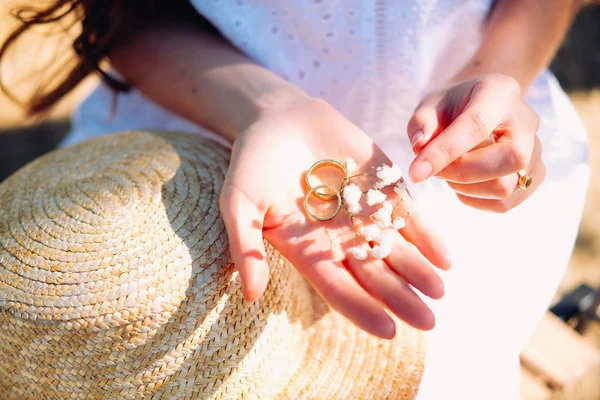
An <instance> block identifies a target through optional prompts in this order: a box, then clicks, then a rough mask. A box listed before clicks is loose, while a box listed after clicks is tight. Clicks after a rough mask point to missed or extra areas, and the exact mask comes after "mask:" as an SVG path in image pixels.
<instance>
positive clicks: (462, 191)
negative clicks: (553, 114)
mask: <svg viewBox="0 0 600 400" xmlns="http://www.w3.org/2000/svg"><path fill="white" fill-rule="evenodd" d="M539 124H540V120H539V117H538V115H537V114H536V113H535V111H534V110H533V109H532V108H531V107H530V106H529V105H527V104H526V103H525V102H524V101H523V98H522V93H521V88H520V86H519V83H518V82H517V81H516V80H515V79H513V78H511V77H509V76H507V75H501V74H489V75H483V76H481V77H478V78H476V79H472V80H469V81H466V82H463V83H459V84H457V85H456V86H452V87H450V88H448V89H444V90H442V91H439V92H436V93H433V94H431V95H429V96H427V97H426V98H425V99H424V100H423V101H422V102H421V104H419V106H418V107H417V109H416V110H415V112H414V114H413V116H412V118H411V119H410V121H409V123H408V136H409V140H410V141H411V143H412V144H413V150H414V151H415V154H417V157H416V158H415V160H414V161H413V162H412V164H411V166H410V169H409V173H410V176H411V178H412V180H413V181H414V182H416V183H418V182H422V181H424V180H426V179H427V178H429V177H431V176H434V175H435V176H437V177H439V178H442V179H445V180H446V181H447V182H448V185H450V187H451V188H452V189H454V190H455V191H456V193H457V195H458V198H459V199H460V201H461V202H463V203H464V204H466V205H468V206H471V207H474V208H478V209H481V210H488V211H493V212H506V211H508V210H510V209H512V208H514V207H516V206H517V205H518V204H520V203H521V202H523V201H524V200H525V199H526V198H527V197H529V196H530V195H531V194H532V193H533V192H534V191H535V189H536V188H537V187H538V186H539V185H540V183H542V181H543V180H544V177H545V175H546V168H545V166H544V163H543V161H542V157H541V155H542V145H541V143H540V140H539V138H538V137H537V130H538V127H539ZM521 170H523V171H525V173H526V174H527V175H530V176H531V177H532V179H533V183H532V184H531V187H529V188H528V189H527V190H519V186H518V180H519V175H518V174H517V172H518V171H521Z"/></svg>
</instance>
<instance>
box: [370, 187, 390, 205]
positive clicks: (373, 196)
mask: <svg viewBox="0 0 600 400" xmlns="http://www.w3.org/2000/svg"><path fill="white" fill-rule="evenodd" d="M386 199H387V196H386V195H385V193H383V192H380V191H379V190H375V189H370V190H369V191H368V192H367V204H368V205H370V206H374V205H375V204H379V203H383V202H384V201H385V200H386Z"/></svg>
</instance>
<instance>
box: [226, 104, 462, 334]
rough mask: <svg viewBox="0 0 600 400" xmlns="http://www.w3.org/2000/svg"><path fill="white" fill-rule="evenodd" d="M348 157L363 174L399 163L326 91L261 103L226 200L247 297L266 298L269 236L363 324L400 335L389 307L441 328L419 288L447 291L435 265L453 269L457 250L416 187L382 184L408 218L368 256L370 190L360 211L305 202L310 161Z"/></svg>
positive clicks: (418, 323)
mask: <svg viewBox="0 0 600 400" xmlns="http://www.w3.org/2000/svg"><path fill="white" fill-rule="evenodd" d="M348 158H352V159H353V160H354V161H355V163H356V170H355V171H353V172H352V174H353V175H355V176H358V177H359V178H360V177H364V176H365V174H367V175H368V174H371V173H372V172H373V171H376V170H375V168H376V167H380V166H382V165H387V166H392V163H391V161H390V159H388V157H386V155H385V154H384V153H383V152H382V151H381V150H380V149H379V148H378V147H377V146H376V145H375V144H374V143H373V141H372V140H371V139H370V138H369V137H368V136H367V135H366V134H365V133H363V132H362V131H361V130H360V129H359V128H358V127H356V126H355V125H353V124H352V123H350V122H349V121H348V120H347V119H345V118H344V117H343V116H342V115H341V114H340V113H338V112H337V111H336V110H335V109H334V108H333V107H332V106H330V105H329V104H327V103H326V102H324V101H321V100H316V99H311V98H302V99H298V100H297V101H294V102H289V103H286V104H281V105H280V106H278V107H274V108H271V109H269V110H267V111H264V112H261V113H260V116H259V117H258V118H256V119H255V120H254V121H252V122H251V123H250V124H249V125H248V127H247V128H246V129H245V130H244V131H243V132H242V133H241V134H240V135H239V137H238V138H237V140H236V141H235V142H234V145H233V150H232V156H231V163H230V167H229V170H228V173H227V177H226V179H225V182H224V186H223V190H222V193H221V198H220V208H221V213H222V216H223V219H224V221H225V225H226V228H227V232H228V237H229V243H230V249H231V256H232V259H233V262H234V264H235V266H236V268H237V270H238V271H239V274H240V277H241V282H242V289H243V292H244V297H245V298H246V299H247V300H249V301H254V300H257V299H258V298H259V297H260V296H261V295H262V294H263V292H264V290H265V288H266V286H267V283H268V279H269V265H268V262H267V255H266V251H265V245H264V243H263V239H266V240H267V241H268V242H269V243H270V244H271V245H272V246H273V247H274V248H275V249H277V250H278V251H279V252H280V253H281V254H282V255H283V256H285V257H286V258H287V259H288V260H289V261H290V262H291V263H292V264H293V265H294V267H295V268H296V269H297V270H298V271H299V272H300V273H301V274H302V275H303V276H304V277H305V278H306V279H307V281H308V282H309V283H310V284H311V285H312V286H313V287H314V288H315V289H316V290H317V292H318V293H319V294H320V295H321V296H322V297H323V298H324V299H325V301H326V302H327V303H328V304H329V305H330V306H331V307H332V308H333V309H335V310H336V311H338V312H339V313H341V314H343V315H344V316H346V317H347V318H349V319H350V320H351V321H353V322H354V323H355V324H356V325H357V326H358V327H360V328H362V329H364V330H366V331H368V332H370V333H371V334H373V335H376V336H379V337H382V338H392V337H393V336H394V335H395V324H394V322H393V319H392V318H391V317H390V315H388V313H387V311H386V310H389V311H390V312H391V313H393V314H395V315H396V316H397V317H398V318H400V319H401V320H403V321H405V322H406V323H408V324H410V325H412V326H414V327H416V328H420V329H424V330H428V329H432V328H433V326H434V323H435V322H434V316H433V313H432V312H431V310H430V309H429V308H428V307H427V305H426V304H425V303H424V302H423V300H422V299H421V297H420V296H419V295H417V293H416V291H420V292H421V293H422V294H424V295H426V296H429V297H431V298H434V299H439V298H441V297H442V296H443V294H444V289H443V283H442V280H441V279H440V277H439V276H438V274H437V273H436V272H435V271H434V268H433V267H434V266H435V267H438V268H441V269H447V268H449V267H450V259H449V255H448V251H447V249H446V247H445V246H444V244H443V243H442V241H441V239H440V238H439V237H438V236H437V235H436V234H435V232H433V231H432V229H431V228H430V226H429V225H428V224H427V222H426V221H425V219H424V218H423V216H422V215H421V214H420V213H419V211H418V209H417V208H416V207H415V206H414V204H413V203H412V199H411V198H410V196H409V195H408V192H406V194H403V193H400V194H399V193H397V192H396V191H394V190H393V189H392V188H391V187H387V188H384V189H382V190H381V191H382V192H383V193H385V195H386V197H387V200H388V201H391V202H394V204H401V205H402V207H401V210H400V209H395V211H394V212H405V215H403V216H405V217H406V216H408V215H409V216H408V217H406V218H405V219H404V223H403V225H404V226H403V227H400V226H395V227H387V228H385V231H386V241H387V242H388V245H390V246H391V247H390V248H389V251H387V252H386V254H384V255H383V257H382V254H381V252H379V253H378V254H374V252H372V251H369V252H367V253H366V255H365V254H362V255H361V256H360V257H358V258H361V259H358V258H357V257H355V256H353V251H352V249H354V248H357V246H358V247H363V248H364V246H369V247H374V246H375V245H376V244H375V243H373V238H369V237H368V235H367V236H365V235H361V234H359V232H364V231H363V229H364V228H366V227H368V226H370V225H374V224H375V222H377V221H376V220H374V219H373V218H370V217H369V215H370V213H371V212H373V210H376V206H375V208H374V207H369V206H368V204H365V200H364V198H362V199H361V201H362V203H361V204H362V206H361V207H364V209H363V210H362V212H361V213H359V214H360V215H358V214H356V215H354V216H353V217H352V218H351V216H350V213H349V212H348V209H347V205H348V204H346V203H344V206H343V207H342V210H341V212H340V213H339V214H338V215H337V216H336V217H335V218H333V219H331V220H328V221H318V220H314V219H313V218H311V217H310V216H309V215H308V213H307V210H306V209H305V207H304V198H305V194H306V192H307V187H306V184H305V183H304V182H305V181H304V179H305V174H306V172H307V170H308V169H309V168H310V166H311V165H312V164H314V163H315V162H317V161H319V160H323V159H332V160H338V161H339V162H341V163H343V162H344V161H345V160H346V159H348ZM317 178H318V177H317V176H316V179H317ZM329 178H332V177H331V176H330V177H329ZM323 179H326V178H325V177H324V178H323ZM328 183H330V184H331V185H332V186H333V185H334V183H331V182H328ZM340 183H341V181H339V180H338V182H337V183H336V184H335V185H339V184H340ZM347 183H348V182H347ZM361 190H363V189H362V188H361ZM365 191H366V189H365ZM398 196H402V198H401V199H399V198H398ZM333 203H335V202H333ZM406 210H410V212H409V211H406ZM352 211H356V210H352ZM396 228H397V229H396ZM382 230H384V229H382ZM367 239H370V241H367ZM387 253H389V254H387ZM375 255H377V256H378V257H379V258H378V257H376V256H375ZM362 258H364V259H362Z"/></svg>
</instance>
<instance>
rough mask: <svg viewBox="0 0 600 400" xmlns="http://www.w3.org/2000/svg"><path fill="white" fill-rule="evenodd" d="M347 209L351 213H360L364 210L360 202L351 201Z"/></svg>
mask: <svg viewBox="0 0 600 400" xmlns="http://www.w3.org/2000/svg"><path fill="white" fill-rule="evenodd" d="M347 210H348V212H349V213H350V214H358V213H359V212H361V211H362V206H361V205H360V204H359V203H351V204H349V205H348V208H347Z"/></svg>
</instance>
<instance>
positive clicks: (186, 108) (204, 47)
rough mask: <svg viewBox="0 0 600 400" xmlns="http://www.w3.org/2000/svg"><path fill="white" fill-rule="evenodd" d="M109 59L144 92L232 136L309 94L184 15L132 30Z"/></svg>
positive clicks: (192, 118)
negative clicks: (276, 108)
mask: <svg viewBox="0 0 600 400" xmlns="http://www.w3.org/2000/svg"><path fill="white" fill-rule="evenodd" d="M110 59H111V62H112V64H113V66H114V67H115V68H116V69H117V70H118V71H119V72H120V73H121V74H122V75H123V76H124V77H125V78H126V79H127V80H128V81H129V82H130V83H131V84H132V85H133V86H134V87H136V88H137V89H138V90H140V91H141V92H142V93H144V95H146V96H148V97H149V98H150V99H152V100H153V101H155V102H157V103H158V104H160V105H161V106H163V107H165V108H166V109H168V110H170V111H172V112H174V113H175V114H178V115H180V116H182V117H184V118H187V119H189V120H191V121H192V122H194V123H196V124H198V125H200V126H203V127H205V128H208V129H210V130H212V131H214V132H217V133H219V134H220V135H222V136H223V137H224V138H225V139H227V140H229V141H230V142H233V141H234V140H235V139H236V138H237V135H238V134H239V132H240V131H241V130H243V129H244V128H245V127H246V126H248V124H250V123H251V122H252V121H253V120H254V119H256V118H257V116H258V115H260V113H261V112H262V111H263V110H265V109H267V108H269V107H272V106H275V105H281V104H285V103H287V102H292V101H295V99H297V98H299V97H305V96H306V95H305V94H304V93H303V92H302V91H300V90H299V89H298V88H296V87H295V86H293V85H291V84H290V83H288V82H287V81H285V80H283V79H281V78H279V77H278V76H277V75H275V74H273V73H272V72H270V71H268V70H267V69H265V68H262V67H260V66H259V65H257V64H255V63H254V62H252V61H251V60H250V59H249V58H248V57H246V56H245V55H243V54H242V53H240V52H239V51H237V50H236V49H235V48H234V47H233V46H231V45H230V44H229V43H228V42H227V41H225V40H224V39H222V38H220V37H218V36H217V35H214V34H212V33H209V32H205V31H203V30H202V29H199V28H197V27H195V26H193V25H191V24H189V23H185V22H181V21H176V23H165V24H162V25H161V26H155V27H152V28H150V29H146V30H144V31H142V32H139V33H137V34H135V35H133V36H132V37H131V38H130V39H129V40H127V41H126V42H125V43H123V44H121V45H120V46H118V47H117V48H115V49H114V50H113V52H112V53H111V57H110Z"/></svg>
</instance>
